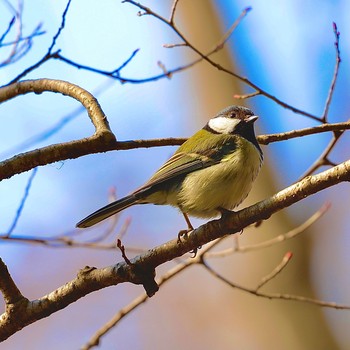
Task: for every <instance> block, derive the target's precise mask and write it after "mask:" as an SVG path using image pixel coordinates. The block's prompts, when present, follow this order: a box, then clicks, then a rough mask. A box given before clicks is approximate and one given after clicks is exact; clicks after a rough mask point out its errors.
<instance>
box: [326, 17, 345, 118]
mask: <svg viewBox="0 0 350 350" xmlns="http://www.w3.org/2000/svg"><path fill="white" fill-rule="evenodd" d="M333 32H334V35H335V42H334V46H335V53H336V60H335V67H334V73H333V79H332V82H331V86H330V88H329V92H328V96H327V99H326V104H325V107H324V111H323V114H322V117H321V119H322V121H323V122H326V121H327V117H328V112H329V107H330V105H331V102H332V97H333V93H334V88H335V83H336V81H337V78H338V72H339V66H340V62H341V58H340V49H339V38H340V33H339V32H338V28H337V24H336V23H335V22H333Z"/></svg>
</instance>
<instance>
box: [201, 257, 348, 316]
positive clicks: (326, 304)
mask: <svg viewBox="0 0 350 350" xmlns="http://www.w3.org/2000/svg"><path fill="white" fill-rule="evenodd" d="M204 264H205V268H206V269H207V271H209V272H210V273H211V274H212V275H213V276H215V277H216V278H218V279H219V280H221V281H223V282H224V283H226V284H227V285H229V286H230V287H232V288H235V289H239V290H241V291H243V292H246V293H249V294H252V295H255V296H257V297H262V298H266V299H278V300H293V301H299V302H303V303H310V304H314V305H317V306H322V307H329V308H333V309H342V310H350V305H343V304H338V303H333V302H328V301H323V300H318V299H312V298H308V297H303V296H299V295H292V294H280V293H263V292H259V291H257V290H256V289H255V288H248V287H244V286H241V285H239V284H237V283H233V282H231V281H229V280H228V279H227V278H225V277H224V276H222V275H221V274H219V273H218V272H217V271H215V270H214V269H212V268H211V267H210V265H208V263H207V262H204Z"/></svg>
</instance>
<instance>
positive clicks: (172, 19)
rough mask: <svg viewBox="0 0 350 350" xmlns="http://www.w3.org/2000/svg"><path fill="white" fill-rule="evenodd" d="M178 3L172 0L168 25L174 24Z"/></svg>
mask: <svg viewBox="0 0 350 350" xmlns="http://www.w3.org/2000/svg"><path fill="white" fill-rule="evenodd" d="M178 3H179V0H174V2H173V5H172V7H171V13H170V19H169V22H170V23H174V17H175V12H176V7H177V5H178Z"/></svg>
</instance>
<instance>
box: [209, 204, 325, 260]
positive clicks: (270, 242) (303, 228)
mask: <svg viewBox="0 0 350 350" xmlns="http://www.w3.org/2000/svg"><path fill="white" fill-rule="evenodd" d="M330 206H331V205H330V203H328V202H326V203H325V204H324V205H323V206H322V207H321V208H320V209H319V210H317V211H316V212H315V213H314V214H313V215H312V216H310V217H309V218H308V219H307V220H306V221H304V222H303V223H302V224H301V225H299V226H298V227H295V228H294V229H292V230H290V231H288V232H286V233H283V234H280V235H278V236H276V237H274V238H271V239H268V240H266V241H263V242H261V243H257V244H251V245H244V246H241V245H240V244H239V237H238V236H237V235H234V236H233V239H234V243H235V245H234V247H232V248H229V249H225V250H221V251H218V252H210V253H208V254H207V257H210V258H212V257H224V256H227V255H231V254H232V253H245V252H250V251H256V250H260V249H264V248H268V247H272V246H274V245H276V244H279V243H282V242H285V241H287V240H289V239H293V238H295V237H297V236H298V235H300V234H301V233H303V232H305V231H306V230H307V229H308V228H309V227H310V226H311V225H313V224H314V223H315V222H316V221H318V220H319V219H320V218H321V217H322V216H323V215H324V214H325V213H326V212H327V211H328V210H329V208H330Z"/></svg>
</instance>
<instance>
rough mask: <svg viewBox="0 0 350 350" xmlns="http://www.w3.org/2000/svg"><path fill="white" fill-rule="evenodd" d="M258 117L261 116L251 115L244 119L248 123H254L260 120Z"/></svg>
mask: <svg viewBox="0 0 350 350" xmlns="http://www.w3.org/2000/svg"><path fill="white" fill-rule="evenodd" d="M258 118H259V117H258V116H257V115H251V116H249V117H247V118H245V119H244V121H245V122H246V123H248V124H253V123H254V122H255V121H257V120H258Z"/></svg>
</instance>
